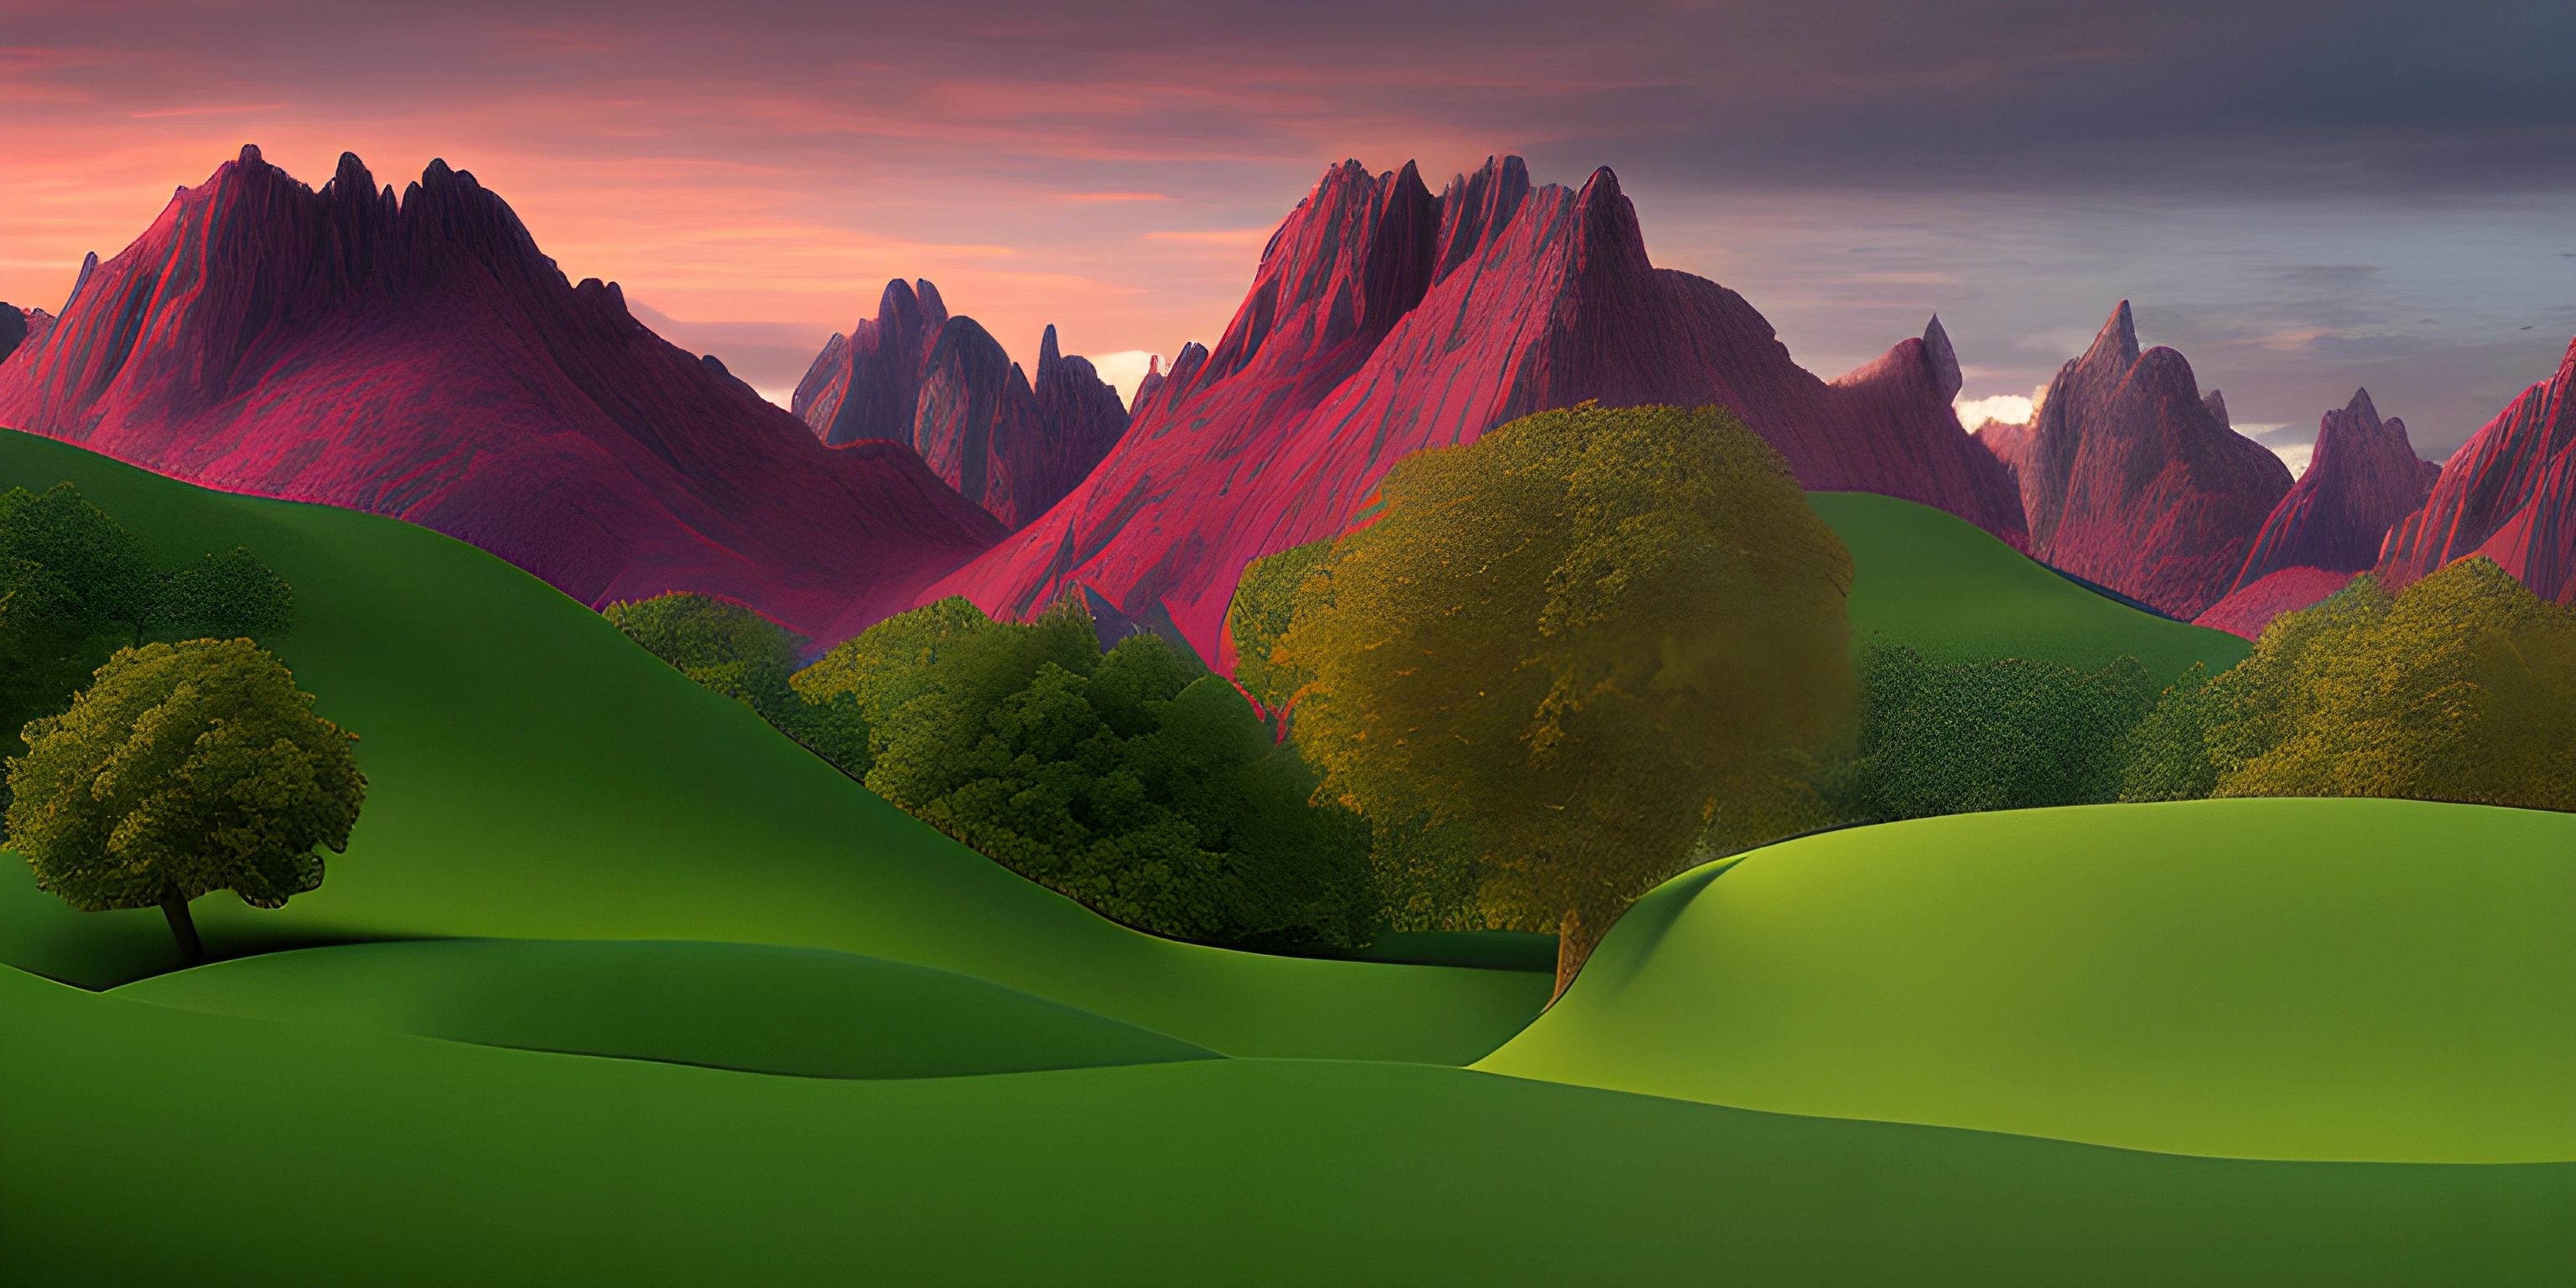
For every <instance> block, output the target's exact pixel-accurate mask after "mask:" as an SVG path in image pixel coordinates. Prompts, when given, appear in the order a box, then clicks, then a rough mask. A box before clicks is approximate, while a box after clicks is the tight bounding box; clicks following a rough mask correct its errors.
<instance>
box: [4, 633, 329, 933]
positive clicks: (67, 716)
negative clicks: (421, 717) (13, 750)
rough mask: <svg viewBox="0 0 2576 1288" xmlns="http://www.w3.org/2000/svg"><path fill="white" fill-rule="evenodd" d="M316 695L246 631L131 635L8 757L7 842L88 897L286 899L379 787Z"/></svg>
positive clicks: (81, 901)
mask: <svg viewBox="0 0 2576 1288" xmlns="http://www.w3.org/2000/svg"><path fill="white" fill-rule="evenodd" d="M312 708H313V695H312V694H309V693H302V692H299V691H297V689H296V687H295V677H294V676H293V675H290V674H288V673H287V670H286V668H285V667H284V666H282V665H280V664H279V663H278V661H277V659H276V658H273V657H270V656H269V655H268V654H267V653H264V652H262V651H260V649H259V648H258V647H257V646H255V645H253V644H252V643H251V642H250V641H249V640H225V641H216V640H190V641H188V642H186V643H181V644H151V645H146V646H145V647H143V648H140V649H130V648H129V649H119V650H117V652H116V654H115V656H114V657H111V658H109V659H108V663H107V665H106V666H103V667H101V668H99V672H98V679H97V682H96V683H94V684H92V685H91V686H90V687H89V688H88V689H87V690H85V691H84V692H82V693H81V694H80V695H79V696H78V697H77V698H75V699H74V700H73V701H72V705H71V709H70V710H68V711H65V712H63V713H61V714H60V715H54V716H47V717H44V718H43V719H39V720H35V721H32V722H30V723H29V724H28V725H27V735H26V736H27V754H26V755H24V756H17V757H12V758H11V759H10V761H9V781H10V785H11V786H12V787H13V788H14V789H15V790H16V798H15V799H14V800H13V801H12V802H11V803H10V806H9V832H10V843H11V845H12V846H14V847H15V848H16V849H17V850H18V852H19V853H21V854H24V855H26V856H27V861H28V863H29V864H30V865H31V866H33V867H34V868H35V871H36V884H38V885H39V886H42V887H43V888H45V889H46V890H49V891H52V892H53V893H55V894H57V895H60V896H62V898H63V899H64V900H65V901H66V902H68V903H70V904H71V905H72V906H73V907H76V908H83V909H89V910H104V909H111V908H149V907H153V906H155V905H162V904H167V903H168V902H169V901H171V900H174V899H175V900H177V901H179V902H181V903H184V902H185V901H187V900H189V899H194V898H196V897H197V896H199V895H202V894H206V893H209V892H211V891H215V890H231V891H234V892H236V893H238V894H240V895H241V897H242V901H243V902H245V903H248V904H250V905H252V906H254V907H260V908H275V907H279V906H281V905H283V904H284V903H285V902H286V901H287V899H288V898H290V897H291V896H294V895H298V894H302V893H304V892H305V891H308V890H311V889H313V888H315V887H317V886H319V885H321V884H322V859H321V857H320V856H319V855H316V854H315V853H313V851H314V850H315V849H316V848H325V849H330V850H334V851H338V850H343V849H346V848H348V844H349V829H350V827H351V825H353V824H354V823H356V822H357V818H358V807H359V804H360V803H361V802H362V801H363V800H364V798H365V796H366V790H367V780H366V777H365V776H364V775H362V774H360V773H359V772H358V766H357V761H356V759H355V758H354V757H353V756H352V755H351V754H350V751H349V744H350V743H351V742H353V741H355V740H356V739H355V738H354V737H353V736H352V735H350V734H348V733H345V732H343V731H342V730H341V729H340V727H339V726H338V725H335V724H333V723H331V722H330V721H328V720H325V719H323V718H322V717H320V716H317V715H315V714H313V709H312Z"/></svg>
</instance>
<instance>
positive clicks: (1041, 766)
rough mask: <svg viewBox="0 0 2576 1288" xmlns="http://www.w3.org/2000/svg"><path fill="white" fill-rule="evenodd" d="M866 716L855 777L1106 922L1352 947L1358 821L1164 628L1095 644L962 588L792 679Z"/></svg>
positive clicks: (1367, 909)
mask: <svg viewBox="0 0 2576 1288" xmlns="http://www.w3.org/2000/svg"><path fill="white" fill-rule="evenodd" d="M795 685H796V688H797V690H798V691H799V692H800V693H801V694H803V695H804V696H805V697H806V698H807V699H808V700H809V701H824V700H834V701H838V700H847V701H850V702H852V703H855V704H856V705H857V706H858V707H859V709H860V710H861V711H862V712H863V714H864V715H865V717H866V719H867V722H868V729H869V737H870V750H871V753H872V756H873V759H872V763H871V767H870V768H869V770H868V773H867V777H866V780H865V781H866V783H867V785H868V788H869V789H870V790H872V791H874V792H876V793H877V794H878V795H880V796H882V797H884V798H885V799H886V800H888V801H890V802H892V803H893V804H894V805H896V806H897V807H899V808H901V809H904V810H906V811H908V812H910V813H912V814H914V815H916V816H918V817H920V818H921V819H922V820H923V821H925V822H927V823H929V824H930V825H931V826H933V827H935V828H938V829H939V830H940V831H942V832H944V833H946V834H948V835H949V836H952V837H955V838H956V839H957V840H959V841H961V842H963V843H964V844H966V845H967V846H969V847H970V848H973V849H974V850H976V851H978V852H980V853H982V854H985V855H987V856H989V857H990V858H992V859H994V860H995V861H996V862H999V863H1001V864H1002V865H1003V866H1005V867H1008V868H1010V869H1011V870H1013V871H1015V872H1018V873H1020V874H1021V875H1023V876H1026V877H1028V878H1030V879H1031V880H1033V881H1036V882H1038V883H1040V884H1042V885H1045V886H1047V887H1048V888H1050V889H1053V890H1056V891H1059V892H1061V893H1063V894H1065V895H1067V896H1070V897H1071V898H1073V899H1075V900H1077V901H1078V902H1080V903H1082V904H1083V905H1084V906H1086V907H1089V908H1091V909H1093V910H1095V911H1097V912H1099V913H1101V914H1103V915H1104V916H1108V917H1110V918H1112V919H1114V920H1117V921H1120V922H1123V923H1125V924H1127V925H1130V926H1135V927H1137V928H1139V929H1143V930H1149V931H1152V932H1154V933H1156V934H1161V935H1167V936H1171V937H1173V938H1179V939H1190V940H1196V941H1199V942H1205V943H1221V944H1230V945H1235V946H1240V947H1286V946H1298V945H1311V944H1327V945H1334V946H1340V947H1357V946H1359V945H1361V944H1364V943H1366V942H1367V940H1368V937H1369V935H1370V933H1371V932H1372V931H1373V930H1374V928H1375V924H1376V921H1375V916H1376V911H1377V904H1378V899H1377V895H1376V891H1375V889H1374V887H1373V885H1372V883H1371V881H1370V879H1369V868H1368V846H1369V836H1368V827H1367V825H1366V824H1365V823H1363V822H1361V821H1360V820H1359V818H1358V817H1357V816H1356V815H1354V814H1352V813H1351V812H1350V811H1348V810H1346V809H1343V808H1340V807H1338V806H1334V805H1329V804H1328V805H1317V804H1315V803H1314V802H1313V799H1312V798H1313V796H1314V792H1315V787H1316V776H1315V773H1314V771H1313V769H1312V768H1311V767H1309V766H1308V765H1307V764H1306V763H1305V761H1304V760H1303V759H1302V758H1301V757H1300V756H1299V755H1298V754H1297V751H1296V749H1295V748H1293V747H1286V746H1282V745H1280V743H1279V742H1278V740H1277V739H1276V738H1274V737H1273V736H1272V735H1271V733H1270V732H1269V730H1268V729H1266V728H1265V727H1264V726H1263V725H1262V723H1261V720H1260V718H1259V717H1258V716H1256V715H1255V714H1254V712H1253V710H1252V707H1251V705H1250V704H1249V703H1247V702H1245V701H1244V698H1243V695H1242V694H1240V693H1238V692H1236V691H1235V688H1234V686H1233V685H1231V684H1228V683H1227V682H1226V681H1225V680H1224V678H1223V677H1220V676H1214V675H1209V674H1207V673H1206V672H1205V670H1204V669H1203V668H1202V667H1200V666H1199V665H1198V663H1197V662H1196V661H1195V660H1193V659H1190V658H1188V657H1186V656H1184V655H1182V654H1181V653H1179V652H1177V651H1175V650H1174V649H1173V648H1172V647H1171V645H1169V644H1168V643H1166V642H1165V641H1164V640H1163V639H1162V637H1160V636H1157V635H1152V634H1137V635H1131V636H1128V637H1127V638H1125V639H1122V640H1120V641H1118V643H1117V645H1116V646H1115V647H1113V648H1111V649H1110V650H1109V651H1108V652H1107V653H1105V654H1104V653H1102V652H1101V649H1100V644H1099V636H1098V633H1097V630H1096V629H1095V627H1094V625H1093V623H1092V620H1091V618H1090V615H1089V614H1088V613H1086V612H1084V611H1083V610H1082V608H1081V607H1080V606H1079V605H1078V604H1060V605H1057V606H1055V607H1053V608H1051V609H1049V610H1047V611H1045V612H1043V613H1040V614H1039V615H1038V617H1037V618H1036V619H1035V620H1033V621H1030V622H1017V623H1014V622H996V621H993V620H992V619H991V618H988V617H986V616H985V615H984V614H983V612H982V611H981V610H979V609H977V608H976V607H975V606H974V605H973V604H971V603H968V602H967V601H965V600H962V599H952V600H943V601H941V602H939V603H935V604H931V605H928V606H925V607H923V608H918V609H915V610H913V611H912V612H909V613H905V614H902V615H900V616H897V617H893V618H889V619H888V620H886V621H884V622H880V623H878V624H877V625H876V626H873V627H870V628H869V629H868V630H867V631H865V632H863V633H861V634H860V635H859V636H858V637H856V638H854V639H852V640H849V641H848V642H846V643H844V644H842V645H841V646H839V647H837V648H835V649H833V650H832V651H831V652H830V653H828V654H826V655H825V656H824V657H823V658H822V660H820V661H818V662H816V663H815V664H814V665H813V666H811V667H808V668H806V669H805V670H804V671H802V672H799V673H798V674H797V676H796V678H795Z"/></svg>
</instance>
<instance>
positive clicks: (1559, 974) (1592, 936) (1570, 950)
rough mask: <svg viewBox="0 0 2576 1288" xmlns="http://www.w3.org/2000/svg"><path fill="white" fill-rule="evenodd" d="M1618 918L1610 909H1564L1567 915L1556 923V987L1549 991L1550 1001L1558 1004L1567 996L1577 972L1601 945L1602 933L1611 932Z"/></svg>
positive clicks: (1551, 1004)
mask: <svg viewBox="0 0 2576 1288" xmlns="http://www.w3.org/2000/svg"><path fill="white" fill-rule="evenodd" d="M1616 920H1618V917H1617V916H1616V915H1615V914H1612V913H1608V912H1599V911H1596V912H1594V913H1592V914H1591V915H1590V916H1585V915H1584V913H1583V910H1582V909H1580V908H1568V909H1566V910H1565V919H1564V920H1562V921H1560V922H1558V923H1557V927H1556V991H1555V992H1554V993H1551V994H1549V995H1548V999H1547V1004H1548V1005H1550V1006H1554V1005H1556V999H1558V998H1560V997H1563V996H1565V989H1566V986H1567V985H1569V984H1572V983H1573V982H1574V975H1575V972H1577V971H1580V970H1582V969H1583V963H1584V962H1585V961H1587V960H1589V959H1590V958H1591V956H1592V950H1593V949H1595V948H1598V947H1600V946H1601V938H1602V936H1604V935H1607V934H1609V933H1610V923H1611V922H1613V921H1616Z"/></svg>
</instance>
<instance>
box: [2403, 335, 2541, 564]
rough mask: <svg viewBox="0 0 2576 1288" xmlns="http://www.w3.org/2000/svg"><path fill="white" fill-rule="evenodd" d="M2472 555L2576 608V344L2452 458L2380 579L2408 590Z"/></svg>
mask: <svg viewBox="0 0 2576 1288" xmlns="http://www.w3.org/2000/svg"><path fill="white" fill-rule="evenodd" d="M2473 554H2474V555H2485V556H2486V557H2488V558H2490V559H2493V560H2495V561H2496V563H2498V564H2499V565H2501V566H2503V568H2504V569H2505V570H2506V571H2507V572H2510V573H2512V574H2513V575H2515V576H2517V577H2520V578H2522V581H2523V584H2524V585H2526V586H2529V587H2531V589H2532V591H2533V593H2535V594H2538V595H2540V596H2541V597H2542V598H2544V599H2554V600H2556V601H2558V602H2559V603H2562V604H2576V343H2571V344H2570V345H2569V346H2568V349H2567V356H2566V357H2565V358H2564V359H2562V360H2561V361H2560V362H2559V364H2558V370H2557V372H2556V373H2555V374H2553V375H2551V376H2550V378H2549V379H2547V380H2544V381H2542V382H2540V383H2539V384H2536V385H2533V386H2532V387H2531V388H2529V389H2527V390H2525V391H2523V395H2522V396H2521V397H2520V398H2517V399H2515V400H2514V401H2513V405H2511V406H2509V407H2507V408H2505V409H2504V410H2503V411H2501V412H2498V413H2496V417H2495V419H2493V420H2490V421H2488V422H2487V423H2486V424H2485V425H2484V426H2483V427H2481V428H2480V429H2479V430H2478V432H2477V433H2476V434H2474V435H2472V436H2470V438H2469V441H2468V442H2466V443H2463V444H2461V445H2460V450H2458V451H2456V452H2453V453H2452V454H2451V459H2450V460H2449V461H2447V462H2445V463H2444V464H2443V466H2442V477H2441V480H2440V481H2439V482H2437V483H2435V484H2434V485H2433V494H2432V495H2431V496H2430V497H2428V498H2427V499H2426V500H2425V502H2424V507H2423V508H2422V509H2420V510H2418V511H2416V512H2415V513H2413V514H2411V515H2409V516H2407V517H2406V519H2405V520H2404V521H2403V522H2400V523H2399V524H2398V525H2397V526H2396V527H2395V528H2394V529H2391V530H2390V532H2389V534H2388V542H2387V545H2386V546H2385V547H2384V548H2383V550H2382V551H2381V554H2380V559H2379V575H2380V578H2381V579H2382V580H2384V581H2386V582H2388V583H2389V584H2390V585H2391V586H2403V585H2407V584H2409V583H2412V582H2413V581H2415V580H2416V579H2417V578H2420V577H2422V576H2424V575H2426V574H2427V573H2430V572H2432V571H2433V570H2434V569H2436V568H2439V567H2441V566H2442V565H2444V564H2447V563H2450V562H2451V561H2453V560H2455V559H2463V558H2466V557H2468V556H2470V555H2473Z"/></svg>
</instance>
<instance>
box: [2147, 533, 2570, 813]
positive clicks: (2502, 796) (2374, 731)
mask: <svg viewBox="0 0 2576 1288" xmlns="http://www.w3.org/2000/svg"><path fill="white" fill-rule="evenodd" d="M2195 752H2196V753H2197V756H2196V757H2195ZM2204 791H2205V792H2206V793H2207V794H2209V795H2214V796H2402V797H2413V798H2416V799H2421V800H2448V801H2466V802H2472V803H2478V804H2490V805H2521V806H2529V807H2535V808H2544V809H2576V613H2571V612H2569V611H2568V610H2567V609H2565V608H2561V607H2559V606H2557V605H2554V604H2550V603H2548V602H2546V601H2543V600H2542V599H2540V598H2539V597H2538V596H2536V595H2534V594H2532V593H2531V591H2530V590H2529V589H2528V588H2526V587H2524V586H2523V584H2522V583H2521V582H2520V581H2518V580H2516V579H2515V578H2514V577H2513V575H2512V574H2510V573H2507V572H2505V571H2504V570H2503V569H2501V568H2499V567H2497V566H2496V565H2495V564H2493V563H2492V562H2489V561H2488V560H2485V559H2469V560H2463V561H2461V562H2459V563H2455V564H2452V565H2451V566H2449V567H2447V568H2444V569H2442V570H2440V571H2438V572H2436V573H2434V574H2433V575H2431V576H2429V577H2426V578H2424V579H2423V580H2422V581H2419V582H2416V583H2415V584H2414V585H2412V586H2409V587H2407V588H2406V590H2405V591H2404V592H2403V593H2401V594H2396V595H2391V594H2390V593H2388V591H2387V590H2386V589H2385V588H2383V587H2382V586H2380V584H2379V583H2378V582H2377V581H2376V580H2375V579H2373V578H2370V577H2367V576H2364V577H2359V578H2356V579H2355V580H2354V581H2353V583H2352V585H2350V586H2348V587H2346V588H2345V589H2344V590H2342V591H2340V592H2338V593H2336V594H2335V595H2333V596H2332V597H2330V598H2328V599H2327V600H2326V601H2325V602H2323V603H2321V604H2318V605H2317V606H2316V607H2314V608H2311V609H2308V610H2306V611H2304V612H2298V613H2289V614H2285V615H2283V616H2282V617H2280V618H2279V619H2277V620H2276V621H2274V622H2273V623H2272V625H2271V626H2270V627H2269V628H2268V629H2266V630H2265V631H2264V632H2263V637H2262V639H2261V640H2260V641H2258V642H2257V643H2256V644H2255V646H2254V652H2253V655H2252V656H2250V657H2248V658H2246V660H2245V661H2244V662H2242V663H2240V664H2238V665H2237V666H2236V667H2234V668H2233V669H2231V670H2229V671H2228V672H2226V673H2225V674H2223V675H2220V676H2218V677H2216V678H2215V679H2211V680H2208V681H2207V682H2206V683H2196V682H2193V681H2192V680H2190V679H2187V680H2186V682H2185V683H2184V684H2181V685H2178V686H2176V687H2175V689H2173V690H2172V691H2169V692H2168V693H2167V694H2166V696H2165V698H2164V700H2163V701H2162V702H2161V703H2160V704H2159V706H2158V708H2157V710H2156V712H2155V713H2154V714H2153V715H2151V716H2150V717H2149V719H2148V721H2147V722H2146V723H2145V724H2144V725H2142V726H2141V728H2140V746H2139V748H2138V749H2137V751H2136V752H2135V753H2133V756H2132V763H2131V769H2130V775H2129V783H2128V786H2127V789H2126V790H2125V791H2124V792H2123V795H2124V797H2126V798H2128V799H2157V798H2162V797H2171V796H2183V795H2194V794H2199V793H2200V792H2204Z"/></svg>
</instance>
